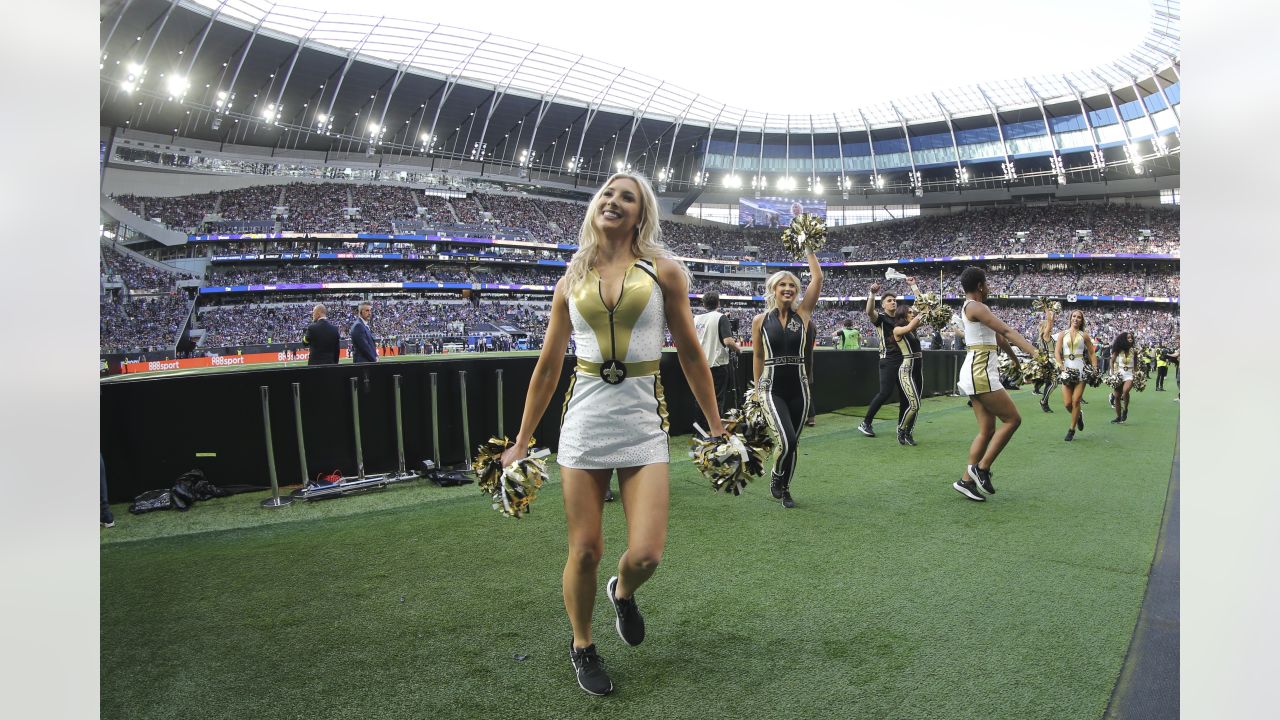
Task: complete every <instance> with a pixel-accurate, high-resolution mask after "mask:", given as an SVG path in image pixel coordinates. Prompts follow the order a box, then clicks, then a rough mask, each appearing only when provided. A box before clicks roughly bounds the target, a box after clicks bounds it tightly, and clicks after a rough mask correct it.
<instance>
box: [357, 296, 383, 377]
mask: <svg viewBox="0 0 1280 720" xmlns="http://www.w3.org/2000/svg"><path fill="white" fill-rule="evenodd" d="M372 316H373V306H372V305H370V304H369V303H367V302H362V303H360V309H359V310H358V311H357V317H356V321H355V322H354V323H352V325H351V356H352V357H353V358H354V359H353V360H352V362H355V363H372V362H378V349H377V347H375V346H374V343H373V333H372V332H369V319H370V318H371V317H372Z"/></svg>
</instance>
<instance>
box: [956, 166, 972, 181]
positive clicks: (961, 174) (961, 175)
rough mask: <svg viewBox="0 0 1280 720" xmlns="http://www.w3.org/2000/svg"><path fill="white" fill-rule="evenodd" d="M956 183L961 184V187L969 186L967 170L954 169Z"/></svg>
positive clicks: (961, 168)
mask: <svg viewBox="0 0 1280 720" xmlns="http://www.w3.org/2000/svg"><path fill="white" fill-rule="evenodd" d="M956 182H957V183H959V184H961V185H968V184H969V169H968V168H963V167H958V168H956Z"/></svg>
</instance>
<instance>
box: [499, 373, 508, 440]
mask: <svg viewBox="0 0 1280 720" xmlns="http://www.w3.org/2000/svg"><path fill="white" fill-rule="evenodd" d="M502 410H503V408H502V368H498V437H506V436H507V434H506V433H505V432H503V425H502Z"/></svg>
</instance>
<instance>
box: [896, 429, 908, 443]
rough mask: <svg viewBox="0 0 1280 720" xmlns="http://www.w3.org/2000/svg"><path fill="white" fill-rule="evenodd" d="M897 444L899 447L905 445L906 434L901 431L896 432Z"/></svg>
mask: <svg viewBox="0 0 1280 720" xmlns="http://www.w3.org/2000/svg"><path fill="white" fill-rule="evenodd" d="M898 444H899V445H906V444H907V434H906V433H904V432H902V431H901V430H899V431H898Z"/></svg>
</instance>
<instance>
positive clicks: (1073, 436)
mask: <svg viewBox="0 0 1280 720" xmlns="http://www.w3.org/2000/svg"><path fill="white" fill-rule="evenodd" d="M1062 439H1063V440H1066V441H1067V442H1071V441H1072V440H1075V439H1076V431H1075V430H1068V431H1067V436H1066V437H1064V438H1062Z"/></svg>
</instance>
